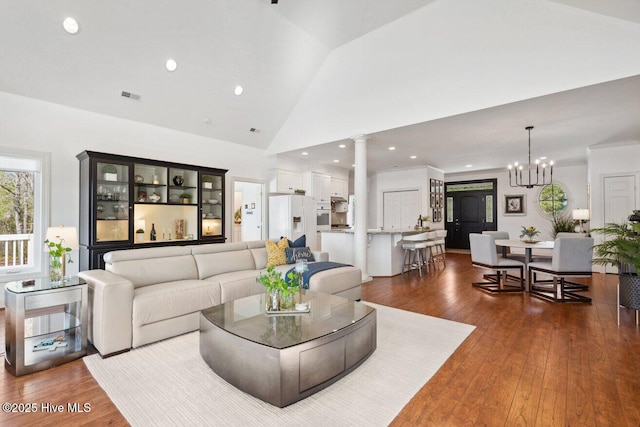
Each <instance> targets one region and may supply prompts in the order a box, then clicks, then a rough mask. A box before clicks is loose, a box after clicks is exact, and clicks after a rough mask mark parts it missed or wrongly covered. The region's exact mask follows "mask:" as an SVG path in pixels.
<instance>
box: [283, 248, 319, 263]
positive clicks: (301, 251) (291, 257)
mask: <svg viewBox="0 0 640 427" xmlns="http://www.w3.org/2000/svg"><path fill="white" fill-rule="evenodd" d="M284 253H285V254H286V255H287V264H295V263H296V261H298V260H299V259H304V260H307V262H313V261H315V259H314V258H313V253H312V252H311V249H309V248H308V247H304V248H285V250H284Z"/></svg>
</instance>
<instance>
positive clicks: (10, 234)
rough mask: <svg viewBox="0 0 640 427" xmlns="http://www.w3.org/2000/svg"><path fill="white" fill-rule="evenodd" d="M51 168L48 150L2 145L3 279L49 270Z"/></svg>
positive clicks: (0, 250) (0, 222) (0, 258)
mask: <svg viewBox="0 0 640 427" xmlns="http://www.w3.org/2000/svg"><path fill="white" fill-rule="evenodd" d="M48 167H49V155H48V154H46V153H36V152H27V151H23V150H16V149H11V148H5V147H0V281H10V280H19V279H22V278H25V277H33V276H35V275H40V274H41V273H42V272H43V271H44V270H45V266H44V265H43V262H44V256H43V250H44V246H43V245H42V242H43V241H44V237H43V236H44V232H45V227H46V223H45V218H46V217H47V215H45V212H48V203H47V201H48V197H45V194H48V185H47V183H46V181H48V180H45V179H44V176H45V175H47V174H48ZM45 187H47V188H45Z"/></svg>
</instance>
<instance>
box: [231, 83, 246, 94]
mask: <svg viewBox="0 0 640 427" xmlns="http://www.w3.org/2000/svg"><path fill="white" fill-rule="evenodd" d="M242 92H244V89H243V88H242V86H240V85H238V86H236V87H235V89H233V93H235V94H236V96H240V95H242Z"/></svg>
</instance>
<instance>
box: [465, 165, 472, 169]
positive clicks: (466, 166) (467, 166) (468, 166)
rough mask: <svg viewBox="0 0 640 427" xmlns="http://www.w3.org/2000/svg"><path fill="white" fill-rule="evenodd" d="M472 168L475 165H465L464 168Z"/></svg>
mask: <svg viewBox="0 0 640 427" xmlns="http://www.w3.org/2000/svg"><path fill="white" fill-rule="evenodd" d="M472 166H473V165H464V167H465V168H470V167H472Z"/></svg>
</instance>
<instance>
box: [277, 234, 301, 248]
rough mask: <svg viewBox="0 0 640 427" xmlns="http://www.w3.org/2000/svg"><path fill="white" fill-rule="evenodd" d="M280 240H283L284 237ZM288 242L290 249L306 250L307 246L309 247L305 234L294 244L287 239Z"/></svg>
mask: <svg viewBox="0 0 640 427" xmlns="http://www.w3.org/2000/svg"><path fill="white" fill-rule="evenodd" d="M280 238H281V239H282V238H283V237H280ZM287 242H288V243H289V247H290V248H304V247H305V246H307V235H306V234H303V235H302V236H300V237H298V238H297V239H296V240H295V241H293V242H292V241H291V240H289V239H287Z"/></svg>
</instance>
